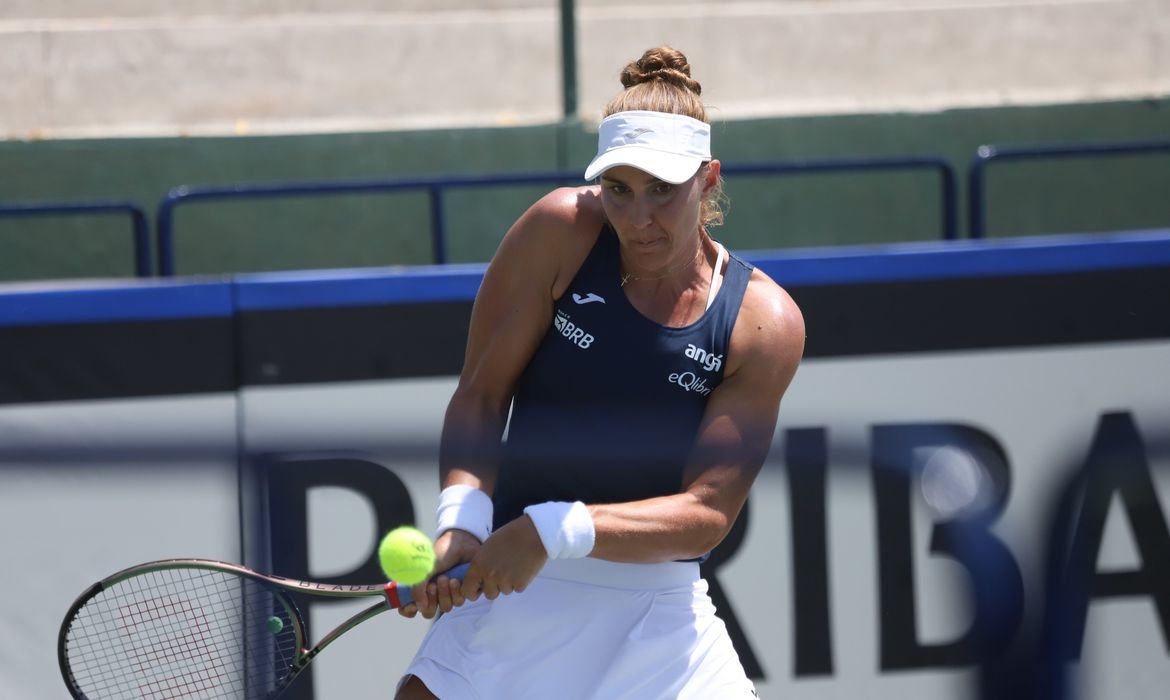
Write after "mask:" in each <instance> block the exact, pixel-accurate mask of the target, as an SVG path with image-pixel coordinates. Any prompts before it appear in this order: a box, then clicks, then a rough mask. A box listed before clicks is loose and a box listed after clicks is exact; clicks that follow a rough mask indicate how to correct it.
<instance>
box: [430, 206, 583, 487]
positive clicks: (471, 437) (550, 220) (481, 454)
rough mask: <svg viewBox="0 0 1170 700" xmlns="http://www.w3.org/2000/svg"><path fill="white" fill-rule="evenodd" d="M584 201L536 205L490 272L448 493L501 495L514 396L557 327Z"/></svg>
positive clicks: (449, 427)
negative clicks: (555, 315) (503, 439)
mask: <svg viewBox="0 0 1170 700" xmlns="http://www.w3.org/2000/svg"><path fill="white" fill-rule="evenodd" d="M577 196H578V191H576V190H558V191H556V192H554V193H552V194H550V195H548V196H546V197H544V198H543V199H541V200H540V201H539V202H537V203H536V204H535V205H533V207H532V208H531V209H529V210H528V211H527V212H526V213H525V214H524V215H523V216H522V217H521V218H520V219H519V220H518V221H517V222H516V224H515V225H514V226H513V227H512V228H511V230H509V231H508V233H507V234H506V235H505V236H504V240H503V241H502V242H501V244H500V248H499V250H498V251H497V252H496V254H495V256H494V257H493V258H492V262H491V264H490V265H489V266H488V269H487V272H486V273H485V275H484V280H483V284H482V285H481V287H480V289H479V292H478V294H477V295H476V300H475V305H474V307H473V309H472V314H471V326H470V329H469V331H468V339H467V349H466V353H465V359H464V365H463V371H462V373H461V374H460V377H459V384H458V386H457V388H456V389H455V393H454V395H453V396H452V397H451V401H450V403H449V404H448V406H447V412H446V416H445V418H444V421H443V431H442V437H441V442H440V448H439V476H440V481H441V484H442V486H443V487H447V486H451V485H453V484H467V485H469V486H474V487H476V488H479V489H481V490H483V491H484V492H486V493H488V494H489V495H490V494H491V493H492V491H493V489H494V488H495V480H496V454H497V452H498V450H499V446H500V436H501V434H502V433H503V430H504V425H505V423H506V421H507V416H508V408H509V406H510V404H511V401H512V393H513V388H514V387H515V384H516V381H517V379H518V378H519V376H520V373H521V372H522V371H523V370H524V367H525V365H527V363H528V361H529V359H530V358H531V357H532V354H533V353H534V352H535V351H536V348H537V346H538V345H539V343H540V341H541V338H542V337H543V336H544V333H545V331H546V330H547V329H548V327H549V324H550V323H551V322H552V309H553V302H554V300H555V298H556V295H557V294H559V293H560V290H559V289H558V284H561V282H560V280H561V278H562V277H563V276H564V267H565V254H566V248H568V247H571V246H567V245H566V237H571V236H572V229H573V227H574V225H575V222H576V218H577V212H576V209H575V207H576V201H575V200H576V199H577ZM578 262H579V261H578Z"/></svg>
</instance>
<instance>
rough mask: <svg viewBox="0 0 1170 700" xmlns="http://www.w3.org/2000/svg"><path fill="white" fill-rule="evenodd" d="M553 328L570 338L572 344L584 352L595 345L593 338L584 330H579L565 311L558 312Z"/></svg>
mask: <svg viewBox="0 0 1170 700" xmlns="http://www.w3.org/2000/svg"><path fill="white" fill-rule="evenodd" d="M553 327H554V328H556V329H557V331H558V332H559V333H560V334H561V335H563V336H564V337H566V338H568V339H569V342H570V343H573V344H574V345H576V346H577V347H579V348H581V349H582V350H586V349H588V348H589V346H590V345H592V344H593V336H592V335H590V334H588V333H586V332H585V330H584V329H582V328H578V327H577V325H576V324H574V323H573V322H572V321H570V320H569V317H568V315H566V314H565V312H563V311H558V312H557V315H556V317H555V318H553Z"/></svg>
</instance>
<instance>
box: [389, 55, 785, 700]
mask: <svg viewBox="0 0 1170 700" xmlns="http://www.w3.org/2000/svg"><path fill="white" fill-rule="evenodd" d="M621 81H622V84H623V85H624V86H625V89H624V90H623V91H622V92H621V93H620V94H618V95H617V97H616V98H614V99H613V100H612V101H611V102H610V104H609V105H608V107H607V108H606V110H605V118H604V120H603V121H602V122H601V126H600V132H599V135H598V150H597V156H596V158H594V160H593V161H592V162H591V163H590V164H589V166H588V168H587V169H586V171H585V179H586V180H589V181H592V180H595V179H597V180H598V183H597V184H594V185H592V186H589V187H581V188H565V189H558V190H556V191H554V192H552V193H550V194H548V195H546V196H545V197H543V198H542V199H540V200H539V201H538V202H536V203H535V204H534V205H533V206H532V207H531V208H530V209H529V210H528V211H527V212H526V213H525V214H524V215H523V216H521V217H520V219H519V220H518V221H517V222H516V223H515V225H514V226H513V227H512V228H511V230H509V231H508V233H507V234H506V236H505V237H504V239H503V241H502V243H501V244H500V247H499V250H498V251H497V253H496V255H495V256H494V258H493V259H492V261H491V263H490V265H489V266H488V269H487V272H486V274H485V277H484V280H483V284H482V286H481V288H480V290H479V294H478V296H477V297H476V301H475V306H474V310H473V312H472V318H471V327H470V333H469V338H468V343H467V349H466V359H465V365H464V367H463V372H462V375H461V376H460V379H459V384H458V387H457V389H456V390H455V394H454V396H453V397H452V398H451V402H450V405H449V406H448V408H447V413H446V418H445V421H444V425H443V434H442V446H441V451H440V452H441V454H440V462H441V465H440V478H441V480H442V486H443V490H442V492H441V496H440V503H439V508H438V532H437V535H436V538H437V539H436V552H437V554H438V562H437V564H436V570H438V571H442V570H445V569H447V568H448V567H451V566H454V565H456V564H459V563H461V562H471V567H470V569H469V571H468V574H467V576H466V578H465V580H464V581H463V582H462V585H460V584H459V582H457V581H451V580H448V579H447V578H446V577H439V578H438V579H437V581H435V582H432V583H430V584H428V585H422V586H418V587H416V591H415V594H416V596H417V598H416V600H417V601H418V603H417V605H416V606H410V607H409V608H407V609H405V610H404V611H403V614H404V615H407V616H414V615H416V614H418V613H419V612H421V614H422V616H423V617H425V618H432V617H434V616H435V614H436V613H437V612H438V611H440V610H441V611H443V612H444V613H445V614H443V615H442V616H441V617H440V618H439V619H438V620H437V621H436V622H435V624H434V625H433V626H432V628H431V630H430V631H429V633H428V634H427V636H426V638H425V640H424V641H423V643H422V645H421V647H420V648H419V650H418V654H417V656H416V657H415V658H414V660H413V661H412V662H411V664H410V665H409V667H408V669H407V672H406V675H405V677H404V678H403V679H402V682H401V683H400V685H399V690H398V694H397V697H398V698H399V699H400V700H415V699H417V698H435V697H438V698H441V699H442V700H463V699H467V698H481V699H484V700H495V699H504V698H507V699H508V700H528V699H531V700H550V699H553V698H555V699H556V700H573V699H577V698H581V699H586V698H595V699H598V700H602V699H604V700H618V699H621V698H630V699H636V700H652V699H655V698H696V699H698V698H702V699H704V700H711V699H714V698H718V699H720V700H735V699H737V698H752V697H755V690H754V688H753V686H752V684H751V682H750V681H749V679H748V678H747V676H746V674H745V673H744V671H743V667H742V666H741V664H740V663H739V659H738V658H737V656H736V653H735V650H734V649H733V647H732V643H731V640H730V638H729V637H728V634H727V631H726V628H725V626H724V624H723V622H722V621H721V620H720V619H719V618H718V617H717V616H716V611H715V608H714V606H713V605H712V603H711V600H710V598H709V597H708V595H707V585H706V582H704V581H703V580H702V578H701V577H700V575H699V561H701V560H702V558H703V557H705V556H706V555H707V553H708V552H710V551H711V549H712V548H714V547H715V546H716V545H717V544H719V542H720V541H721V540H722V539H723V538H724V536H725V535H726V534H727V532H728V531H729V530H730V529H731V526H732V523H733V522H734V521H735V518H736V516H737V515H738V514H739V511H740V509H741V508H742V507H743V504H744V501H745V500H746V499H747V496H748V491H749V490H750V488H751V485H752V482H753V481H754V479H755V477H756V474H757V473H758V472H759V469H760V467H761V465H762V463H763V460H764V458H765V456H766V453H767V451H768V449H769V446H770V444H771V440H772V435H773V432H774V430H775V425H776V417H777V412H778V409H779V405H780V399H781V396H782V395H783V394H784V392H785V390H786V389H787V387H788V385H789V382H790V381H791V380H792V377H793V375H794V373H795V372H796V368H797V365H798V364H799V362H800V358H801V354H802V352H803V349H804V322H803V319H802V318H801V314H800V311H799V309H798V308H797V306H796V304H795V303H794V302H793V301H792V299H791V298H789V296H788V294H787V293H785V292H784V290H783V289H781V288H780V287H779V286H777V285H776V283H775V282H773V281H772V280H771V279H769V278H768V277H767V276H765V275H764V274H763V273H762V272H760V271H759V270H757V269H754V268H753V267H752V266H751V265H750V264H748V263H746V262H744V261H743V260H741V259H740V258H738V257H736V256H735V255H731V254H728V252H727V251H726V250H725V249H724V247H723V246H722V245H720V244H719V243H718V242H717V241H716V240H715V239H714V238H712V237H711V235H710V233H709V231H708V229H709V227H711V226H713V225H715V224H718V223H721V221H722V213H721V210H720V206H719V205H720V202H721V196H722V180H721V178H720V174H719V161H718V160H714V159H713V158H712V157H711V129H710V126H709V125H708V123H707V118H706V111H705V109H704V106H703V103H702V101H701V100H700V97H699V95H700V91H701V87H700V85H699V83H698V82H697V81H696V80H694V79H693V78H692V77H691V69H690V65H689V63H688V62H687V59H686V57H685V56H684V55H683V54H682V53H680V52H678V51H676V50H674V49H671V48H668V47H660V48H655V49H651V50H649V51H647V52H646V53H645V54H644V55H643V56H642V58H641V59H640V60H638V61H636V62H634V63H631V64H629V65H628V66H627V67H626V68H625V69H624V70H623V71H622V73H621ZM509 408H510V409H511V418H510V422H509V418H508V415H509ZM505 424H507V428H508V431H507V439H506V440H502V435H503V433H504V428H505Z"/></svg>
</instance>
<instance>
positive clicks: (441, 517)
mask: <svg viewBox="0 0 1170 700" xmlns="http://www.w3.org/2000/svg"><path fill="white" fill-rule="evenodd" d="M492 516H493V508H492V499H491V497H490V496H488V495H487V494H486V493H484V492H483V491H480V490H479V489H477V488H475V487H474V486H468V485H466V484H455V485H454V486H448V487H447V488H445V489H443V490H442V492H440V493H439V507H438V509H437V510H436V511H435V523H436V527H435V539H439V536H440V535H442V534H443V533H444V532H446V531H448V530H463V531H465V532H469V533H471V534H472V535H473V536H474V537H475V538H476V539H478V540H479V541H480V542H483V541H484V540H486V539H487V538H488V535H490V534H492Z"/></svg>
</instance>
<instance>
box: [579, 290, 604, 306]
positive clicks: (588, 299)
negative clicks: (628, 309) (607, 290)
mask: <svg viewBox="0 0 1170 700" xmlns="http://www.w3.org/2000/svg"><path fill="white" fill-rule="evenodd" d="M573 301H575V302H577V303H578V304H588V303H590V302H594V301H600V302H601V303H602V304H604V303H605V297H599V296H597V295H596V294H594V293H593V292H589V293H588V294H586V295H585V296H581V295H580V294H578V293H576V292H573Z"/></svg>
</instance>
